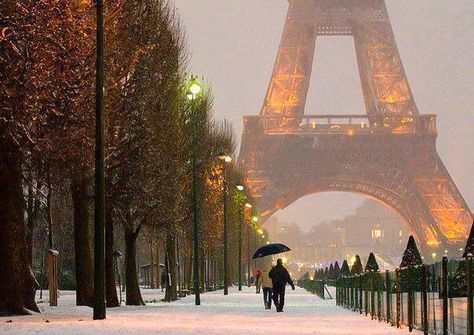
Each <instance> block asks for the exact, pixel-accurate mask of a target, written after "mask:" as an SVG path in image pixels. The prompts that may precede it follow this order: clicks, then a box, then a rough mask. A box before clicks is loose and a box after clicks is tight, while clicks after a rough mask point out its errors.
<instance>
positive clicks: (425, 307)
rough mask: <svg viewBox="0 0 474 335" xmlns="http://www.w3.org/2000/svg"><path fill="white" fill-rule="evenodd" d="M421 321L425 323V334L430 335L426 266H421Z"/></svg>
mask: <svg viewBox="0 0 474 335" xmlns="http://www.w3.org/2000/svg"><path fill="white" fill-rule="evenodd" d="M421 311H422V314H421V321H422V323H423V334H425V335H426V334H428V294H427V285H426V265H425V264H423V265H422V266H421Z"/></svg>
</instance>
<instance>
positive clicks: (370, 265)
mask: <svg viewBox="0 0 474 335" xmlns="http://www.w3.org/2000/svg"><path fill="white" fill-rule="evenodd" d="M379 270H380V269H379V265H378V263H377V260H376V259H375V255H374V253H373V252H371V253H370V254H369V259H367V264H366V265H365V271H366V272H367V271H379Z"/></svg>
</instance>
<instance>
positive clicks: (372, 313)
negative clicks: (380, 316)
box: [370, 271, 375, 320]
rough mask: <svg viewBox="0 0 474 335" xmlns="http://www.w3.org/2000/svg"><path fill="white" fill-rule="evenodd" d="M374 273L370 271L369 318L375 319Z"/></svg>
mask: <svg viewBox="0 0 474 335" xmlns="http://www.w3.org/2000/svg"><path fill="white" fill-rule="evenodd" d="M374 277H375V271H370V318H371V319H372V320H373V319H374V317H375V287H374Z"/></svg>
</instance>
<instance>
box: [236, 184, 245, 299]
mask: <svg viewBox="0 0 474 335" xmlns="http://www.w3.org/2000/svg"><path fill="white" fill-rule="evenodd" d="M236 188H237V190H239V192H242V191H243V190H244V187H243V186H242V185H240V184H239V185H237V186H236ZM238 200H239V291H242V221H243V220H244V212H243V208H242V200H243V197H240V196H239V197H238Z"/></svg>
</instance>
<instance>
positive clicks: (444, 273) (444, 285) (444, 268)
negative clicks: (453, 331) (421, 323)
mask: <svg viewBox="0 0 474 335" xmlns="http://www.w3.org/2000/svg"><path fill="white" fill-rule="evenodd" d="M441 290H442V292H443V335H448V257H446V256H443V260H442V265H441Z"/></svg>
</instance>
